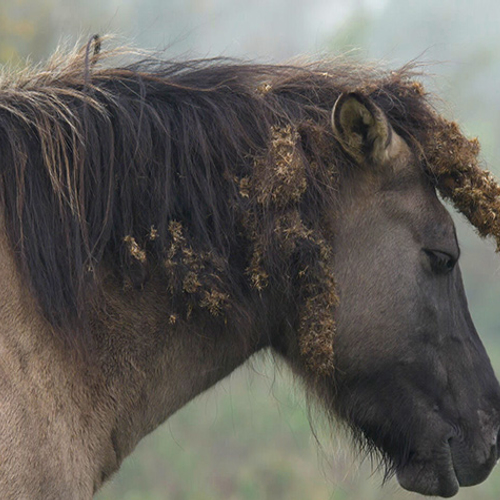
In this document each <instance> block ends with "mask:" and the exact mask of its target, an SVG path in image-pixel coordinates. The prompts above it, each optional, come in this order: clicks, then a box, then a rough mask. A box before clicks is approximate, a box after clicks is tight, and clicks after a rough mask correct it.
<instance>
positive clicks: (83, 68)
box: [0, 40, 497, 373]
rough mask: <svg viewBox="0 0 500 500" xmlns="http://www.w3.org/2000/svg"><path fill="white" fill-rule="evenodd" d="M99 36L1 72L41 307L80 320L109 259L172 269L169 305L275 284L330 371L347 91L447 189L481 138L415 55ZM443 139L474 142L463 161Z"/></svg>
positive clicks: (18, 237)
mask: <svg viewBox="0 0 500 500" xmlns="http://www.w3.org/2000/svg"><path fill="white" fill-rule="evenodd" d="M99 46H100V41H99V40H94V41H93V43H89V44H88V45H87V46H85V47H83V49H80V50H75V51H73V52H71V53H58V54H56V55H55V56H54V57H53V58H52V59H51V60H50V61H49V62H48V64H47V65H46V66H45V67H34V68H27V69H25V70H23V71H21V72H16V73H13V72H7V71H6V72H4V74H3V75H2V77H1V81H0V151H1V166H0V179H1V197H2V203H3V210H4V217H5V223H6V228H7V234H8V237H9V240H10V242H11V244H12V247H13V248H14V250H15V254H16V257H17V259H18V262H19V266H20V270H21V272H22V275H23V276H24V277H25V278H26V280H27V283H28V284H29V286H30V287H31V289H32V291H33V293H34V294H35V296H36V297H37V299H38V302H39V303H40V306H41V310H42V311H43V313H44V314H45V316H46V317H47V318H48V319H49V321H50V322H51V323H52V325H53V326H54V328H55V330H56V331H60V332H62V333H61V335H67V336H68V337H70V338H71V337H74V336H78V335H79V333H78V332H79V331H83V330H84V329H81V328H78V325H81V324H82V322H83V321H84V320H85V317H86V316H87V315H88V314H89V311H90V310H91V309H92V307H94V305H95V300H93V298H95V297H96V296H98V295H99V291H100V290H101V288H102V282H103V272H102V270H103V269H106V273H108V274H109V273H111V274H112V275H113V276H114V277H115V278H116V279H118V280H119V282H120V283H121V284H122V286H123V287H124V289H127V288H139V289H140V288H141V287H144V286H147V283H148V281H149V280H150V278H151V276H153V275H155V276H158V275H161V276H162V277H163V278H162V279H163V282H164V286H165V291H166V293H168V296H169V297H170V301H169V304H170V305H169V307H171V308H172V316H171V318H172V322H174V321H176V319H177V318H184V319H186V318H187V319H189V317H193V315H196V314H205V315H208V316H210V317H211V318H213V319H214V321H215V320H217V318H223V317H230V316H231V315H234V314H237V311H238V310H241V308H242V307H243V306H242V305H244V303H245V300H247V298H248V296H249V295H252V294H253V295H260V296H261V297H265V296H266V294H270V293H272V291H271V290H272V289H279V293H280V294H281V295H283V297H284V298H283V299H282V300H292V301H293V302H294V303H297V304H298V305H300V311H301V312H300V314H299V315H298V318H297V328H298V329H299V332H301V335H302V343H301V349H302V351H303V353H304V354H310V356H309V358H308V359H309V360H310V361H309V362H310V363H311V364H312V365H314V367H315V368H316V369H317V370H318V371H319V372H321V373H325V372H327V371H329V370H330V369H331V368H332V366H331V349H332V347H331V345H332V337H333V334H334V322H333V317H334V308H335V304H336V301H337V299H336V296H335V288H334V277H333V273H332V270H331V266H330V260H331V255H332V249H331V241H332V240H331V238H332V235H329V234H327V232H326V229H325V227H326V226H325V224H324V220H325V216H326V214H329V213H332V211H334V210H335V209H336V207H335V204H336V190H337V187H338V182H341V181H340V179H341V178H342V175H352V172H355V171H356V165H354V164H353V161H352V160H351V159H350V158H349V157H348V156H347V155H346V154H345V153H343V152H342V150H341V149H340V147H339V145H338V144H337V142H336V141H335V139H334V137H333V133H332V130H331V125H330V114H331V110H332V107H333V105H334V103H335V100H336V99H337V98H338V96H339V95H340V94H341V93H342V92H348V91H357V92H362V93H364V94H365V95H367V96H369V97H370V98H371V99H372V100H373V101H374V102H375V103H376V104H377V105H378V106H379V107H380V108H381V109H382V110H383V111H384V112H385V113H386V114H387V116H388V118H389V121H390V123H391V124H392V126H393V128H394V129H395V130H396V132H398V133H399V134H400V135H402V136H403V138H404V139H406V140H407V141H408V143H409V144H410V145H411V147H412V148H413V149H414V150H415V152H416V154H418V155H419V157H420V158H422V159H424V160H425V163H426V165H428V166H430V167H429V168H430V170H431V173H432V177H433V178H434V180H435V182H436V183H437V184H438V185H443V186H446V189H449V193H448V196H449V197H453V193H454V192H455V191H454V190H455V188H457V186H458V187H460V186H462V184H460V182H461V181H460V179H459V175H458V174H457V172H460V168H462V167H463V165H464V161H463V159H464V155H465V156H467V155H468V156H467V159H466V163H467V162H468V164H469V165H472V164H474V165H473V168H474V169H476V170H477V168H478V167H477V166H475V165H476V163H474V162H475V157H476V155H477V151H476V149H477V148H476V146H475V145H474V144H472V143H470V142H468V141H466V139H465V138H463V136H462V135H461V134H460V133H459V132H458V130H455V129H454V132H453V131H450V127H451V125H450V124H449V123H448V122H445V121H444V120H443V119H441V118H440V117H439V116H438V115H437V114H436V112H435V111H434V109H433V108H432V106H431V105H430V104H429V100H428V98H427V96H426V94H425V93H424V91H423V89H422V87H421V85H420V84H418V83H417V82H415V80H414V77H413V74H412V71H411V69H410V68H403V69H401V70H399V71H396V72H384V71H380V70H378V69H370V68H367V67H361V66H353V65H349V64H344V63H341V62H339V61H333V62H331V63H314V64H307V65H303V66H285V65H256V64H246V63H240V62H235V61H231V60H225V59H212V60H198V61H186V62H167V61H162V60H158V59H157V58H151V57H149V58H142V59H141V60H139V61H136V62H133V63H129V64H125V65H122V66H119V67H113V66H111V65H110V63H109V60H110V56H112V55H113V54H114V51H112V50H111V51H108V52H104V53H99V50H98V48H99ZM452 128H453V127H452ZM436 130H439V131H441V132H442V133H441V136H439V137H440V139H439V141H440V142H439V144H437V142H436V141H437V139H436V137H437V136H436V133H435V132H436ZM453 134H455V135H453ZM446 141H448V142H450V141H451V142H452V143H453V144H452V146H450V147H452V149H453V148H454V149H453V150H454V151H456V150H457V148H458V149H460V147H461V148H462V150H463V151H462V150H460V151H462V152H461V153H460V155H461V156H460V155H457V156H456V158H455V160H456V161H455V160H453V162H451V163H450V161H451V160H450V161H447V160H446V161H445V160H443V158H445V157H447V156H446V155H448V156H450V155H449V154H448V153H446V155H444V156H443V154H441V153H440V151H441V149H440V148H442V146H443V144H444V143H446ZM457 143H460V145H459V146H457ZM433 165H438V167H439V168H437V167H436V168H434V170H432V168H433ZM457 165H458V167H457ZM471 168H472V167H471ZM439 169H441V170H439ZM462 170H463V168H462ZM450 172H451V173H450ZM445 174H446V175H445ZM481 175H482V174H481ZM443 176H447V179H448V182H447V183H440V182H439V179H441V177H443ZM450 179H452V181H450ZM457 183H458V184H457ZM462 187H463V186H462ZM491 189H496V188H494V187H492V188H491ZM496 194H497V193H496V192H495V193H493V195H492V197H491V198H490V202H489V203H490V208H491V203H493V201H494V199H496ZM462 198H463V199H467V196H466V195H463V193H462ZM464 203H465V204H467V202H464ZM462 208H463V207H462ZM495 209H496V208H495ZM464 210H465V211H467V207H466V208H465V209H464ZM470 210H471V211H472V208H471V209H470ZM476 225H477V224H476ZM492 231H493V229H491V228H489V229H487V230H484V231H483V232H484V233H485V234H486V233H488V232H490V233H491V232H492ZM493 232H494V231H493ZM270 285H272V286H270ZM273 287H274V288H273ZM64 332H66V333H64ZM314 353H316V354H314Z"/></svg>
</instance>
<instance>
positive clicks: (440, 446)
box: [0, 38, 500, 500]
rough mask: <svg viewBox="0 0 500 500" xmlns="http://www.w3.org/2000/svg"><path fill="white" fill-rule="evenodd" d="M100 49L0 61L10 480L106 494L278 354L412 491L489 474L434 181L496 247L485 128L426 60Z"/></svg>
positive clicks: (0, 423)
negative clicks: (299, 61) (191, 412)
mask: <svg viewBox="0 0 500 500" xmlns="http://www.w3.org/2000/svg"><path fill="white" fill-rule="evenodd" d="M100 45H101V40H100V39H98V38H94V39H92V40H91V41H89V43H88V44H87V45H86V46H84V47H83V48H81V49H79V50H76V49H75V50H73V51H71V52H56V54H55V55H54V56H53V57H52V58H51V59H50V60H49V62H48V63H47V64H46V65H45V66H35V67H31V66H30V67H26V68H23V69H20V70H16V71H13V70H5V69H4V70H3V72H2V75H1V77H0V151H1V154H0V164H1V166H0V185H1V188H0V193H1V195H0V197H1V202H0V207H1V216H0V226H1V230H0V278H1V283H2V287H1V289H0V325H1V326H0V351H1V356H0V374H1V384H0V414H1V417H0V429H1V432H0V456H1V457H2V458H1V467H0V492H1V497H2V498H4V499H40V500H41V499H43V500H51V499H61V498H72V499H79V500H88V499H90V498H92V497H93V495H94V494H95V492H96V491H97V490H98V489H99V488H100V487H101V485H102V484H103V483H104V482H105V481H106V480H107V479H109V478H110V477H111V476H112V474H113V473H114V472H115V471H117V470H118V468H119V467H120V464H121V463H122V461H123V459H124V458H125V457H126V456H127V455H129V454H130V453H131V452H132V451H133V449H134V447H135V446H136V444H137V443H138V442H139V441H140V439H141V438H142V437H144V436H145V435H146V434H148V433H149V432H151V431H152V430H154V429H155V428H156V427H158V426H159V425H160V424H161V423H162V422H164V421H165V420H166V419H167V418H168V417H169V416H170V415H172V414H173V413H174V412H176V411H177V410H178V409H179V408H181V407H182V406H183V405H185V404H186V403H187V402H188V401H190V400H191V399H193V398H194V397H196V396H197V395H198V394H200V393H201V392H203V391H205V390H207V389H208V388H210V387H212V386H213V385H214V384H216V383H217V382H218V381H219V380H221V379H222V378H224V377H226V376H227V375H228V374H230V373H231V372H232V371H233V370H234V369H235V368H237V367H238V366H240V365H242V364H243V363H245V362H246V361H247V360H248V359H249V358H251V357H252V356H254V355H256V354H257V353H259V352H264V351H270V352H272V353H273V355H274V356H275V357H276V358H279V359H283V360H284V362H285V363H286V364H287V365H289V367H290V369H291V370H292V371H293V372H294V373H295V374H296V375H297V377H298V378H299V379H300V380H302V381H303V383H304V386H305V388H306V391H307V394H308V395H309V397H310V398H311V399H312V400H314V401H315V402H317V404H320V405H321V406H322V408H324V411H325V412H326V414H327V415H328V417H329V418H331V419H332V420H333V419H340V420H341V421H342V422H345V423H346V425H347V426H348V427H349V428H351V429H352V433H353V437H354V439H355V440H356V441H362V442H363V443H364V445H365V446H366V447H367V449H368V450H369V451H375V452H376V453H378V454H379V455H380V457H381V459H382V461H383V463H385V464H386V466H387V473H388V474H395V475H396V477H397V479H398V481H399V483H400V485H401V486H402V487H403V488H405V489H407V490H411V491H415V492H419V493H421V494H424V495H439V496H443V497H449V496H453V495H455V494H456V493H457V492H458V490H459V488H460V487H461V486H469V485H474V484H477V483H479V482H482V481H484V480H485V479H486V478H487V476H488V475H489V473H490V471H491V470H492V468H493V466H494V464H495V463H496V461H497V458H498V456H499V451H498V446H499V445H498V433H499V428H500V387H499V384H498V382H497V379H496V378H495V375H494V372H493V369H492V366H491V364H490V361H489V359H488V355H487V353H486V351H485V349H484V347H483V345H482V343H481V340H480V338H479V336H478V334H477V332H476V330H475V328H474V325H473V322H472V319H471V317H470V314H469V311H468V306H467V300H466V296H465V292H464V288H463V284H462V278H461V275H460V269H459V265H458V260H459V256H460V250H459V246H458V243H457V237H456V233H455V228H454V224H453V222H452V219H451V217H450V215H449V213H448V210H447V209H446V208H445V207H444V205H443V204H442V203H441V201H440V200H439V198H438V196H437V192H439V193H440V194H441V195H442V196H443V197H444V198H445V199H449V200H451V201H452V202H453V203H454V204H455V206H456V207H457V208H458V209H459V210H460V211H461V212H462V213H463V214H465V216H466V217H468V219H469V220H470V222H471V223H472V224H473V225H474V226H475V227H476V228H477V230H478V232H479V233H480V234H481V235H482V236H487V235H491V236H493V237H495V238H496V239H497V241H500V236H499V235H500V229H499V228H500V217H498V214H499V213H500V205H499V201H498V200H499V199H500V196H499V195H500V188H499V187H498V185H497V184H496V182H495V181H494V180H493V178H492V176H491V175H490V174H489V173H488V172H487V171H485V170H483V169H482V168H481V167H480V166H479V161H478V152H479V145H478V142H477V140H468V139H467V138H465V136H464V135H463V134H462V133H461V132H460V129H459V128H458V126H457V125H456V124H455V123H453V122H449V121H447V120H446V119H445V118H443V117H442V116H441V115H440V114H439V113H438V112H437V111H436V109H435V108H434V106H433V104H432V102H433V101H432V99H433V98H432V96H431V95H429V94H427V93H426V92H425V90H424V88H423V87H422V85H421V84H420V83H419V81H418V75H417V74H416V72H415V70H414V69H412V68H411V67H405V68H402V69H400V70H398V71H392V72H389V71H385V70H382V69H380V68H370V67H367V66H363V65H356V64H350V63H346V62H341V61H339V60H336V61H335V60H334V61H333V62H318V63H308V64H303V65H295V66H293V65H259V64H250V63H243V62H238V61H231V60H225V59H214V60H197V61H187V62H178V61H174V62H172V61H170V62H168V61H163V60H162V59H161V58H157V57H153V56H147V57H146V56H144V57H143V56H140V57H139V58H136V59H134V60H133V61H128V60H127V61H125V62H121V61H122V59H120V58H121V57H123V56H124V54H125V53H126V51H125V52H124V51H121V50H119V49H109V50H106V51H101V50H100ZM116 58H118V62H117V59H116Z"/></svg>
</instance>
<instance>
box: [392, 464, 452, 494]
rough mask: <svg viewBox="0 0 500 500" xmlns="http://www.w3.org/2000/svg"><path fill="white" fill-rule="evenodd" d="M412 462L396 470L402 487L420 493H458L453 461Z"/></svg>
mask: <svg viewBox="0 0 500 500" xmlns="http://www.w3.org/2000/svg"><path fill="white" fill-rule="evenodd" d="M449 458H450V460H449V462H448V463H443V464H439V465H440V466H436V464H435V463H433V462H412V463H410V464H408V465H406V466H404V467H402V468H400V469H398V470H397V471H396V478H397V480H398V482H399V484H400V486H401V487H402V488H404V489H405V490H408V491H413V492H415V493H420V494H421V495H429V496H440V497H445V498H448V497H452V496H454V495H456V494H457V493H458V490H459V488H460V483H459V482H458V479H457V476H456V474H455V470H454V468H453V463H452V462H451V454H450V457H449Z"/></svg>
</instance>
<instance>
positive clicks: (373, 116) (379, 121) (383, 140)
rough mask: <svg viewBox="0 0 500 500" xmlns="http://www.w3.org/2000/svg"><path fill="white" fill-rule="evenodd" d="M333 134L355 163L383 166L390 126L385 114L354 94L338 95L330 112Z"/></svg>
mask: <svg viewBox="0 0 500 500" xmlns="http://www.w3.org/2000/svg"><path fill="white" fill-rule="evenodd" d="M332 127H333V132H334V134H335V136H336V138H337V140H338V141H339V143H340V145H341V146H342V148H343V149H344V151H345V152H346V153H348V154H349V155H351V156H352V157H353V158H354V159H355V160H356V161H357V162H358V163H360V164H364V163H366V162H370V163H374V164H382V163H384V162H385V161H387V160H388V159H389V157H390V156H391V155H390V150H391V148H390V146H391V141H392V139H393V133H392V127H391V125H390V124H389V122H388V120H387V117H386V116H385V114H384V112H383V111H382V110H381V109H380V108H379V107H378V106H377V105H376V104H375V103H374V102H373V101H372V100H371V99H370V98H368V97H366V96H364V95H362V94H359V93H357V92H349V93H345V94H341V95H340V97H339V98H338V99H337V101H336V102H335V105H334V106H333V111H332Z"/></svg>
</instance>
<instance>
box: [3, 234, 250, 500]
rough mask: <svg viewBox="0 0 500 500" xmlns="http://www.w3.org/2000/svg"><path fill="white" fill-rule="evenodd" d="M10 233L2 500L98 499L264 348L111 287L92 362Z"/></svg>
mask: <svg viewBox="0 0 500 500" xmlns="http://www.w3.org/2000/svg"><path fill="white" fill-rule="evenodd" d="M2 235H5V232H1V231H0V279H1V282H2V289H1V290H0V295H1V296H0V304H1V307H0V325H1V326H0V351H1V353H2V355H1V356H0V376H1V377H2V384H0V411H1V412H2V419H1V420H0V426H2V428H1V429H0V436H2V439H0V454H1V456H2V457H3V458H2V460H3V463H5V464H6V466H5V467H2V471H0V490H1V491H2V494H3V495H4V496H3V498H6V499H10V498H33V499H38V498H40V499H41V498H43V499H48V498H75V499H76V498H78V499H80V498H81V499H84V498H85V499H89V498H91V497H92V495H93V493H94V492H95V490H96V489H97V488H98V487H99V486H100V485H101V484H102V482H103V481H104V480H105V479H106V478H107V477H108V476H109V475H110V474H111V473H113V472H114V471H115V470H117V469H118V467H119V465H120V463H121V461H122V460H123V459H124V458H125V457H126V456H127V455H128V454H129V453H130V452H131V451H132V450H133V448H134V447H135V446H136V444H137V443H138V441H139V440H140V439H141V438H142V437H143V436H145V435H146V434H147V433H149V432H151V431H152V430H153V429H154V428H156V427H157V426H158V425H159V424H160V423H162V422H163V421H164V420H165V419H166V418H167V417H168V416H170V415H171V414H172V413H174V412H175V411H177V410H178V409H179V408H181V407H182V406H183V405H184V404H186V403H187V402H188V401H190V400H191V399H192V398H194V397H195V396H196V395H197V394H199V393H201V392H202V391H204V390H205V389H207V388H209V387H210V386H212V385H213V384H215V383H216V382H217V381H218V380H220V379H221V378H223V377H225V376H226V375H228V374H229V373H230V372H231V371H232V370H234V369H235V368H236V367H237V366H239V365H240V364H242V363H243V362H244V361H245V360H246V359H247V358H248V357H249V356H251V355H252V353H254V352H255V351H256V349H257V348H258V345H257V342H253V341H251V340H249V339H248V338H245V335H236V334H235V333H236V332H233V331H229V330H228V329H222V330H220V331H217V332H212V331H209V330H206V329H205V328H204V327H203V326H201V325H200V324H199V323H197V322H195V321H192V322H188V321H184V322H182V321H180V320H179V321H174V319H173V318H172V315H170V314H168V313H167V312H166V309H167V307H166V304H167V298H166V295H165V293H164V292H163V293H162V291H161V290H159V289H158V287H157V285H156V284H155V283H152V284H151V285H149V286H148V287H147V288H146V289H144V290H141V291H137V292H134V293H132V295H126V294H125V295H124V294H123V293H122V290H120V289H119V287H116V286H111V287H108V288H107V289H106V293H105V296H106V300H105V307H103V308H102V310H101V311H100V313H99V314H97V315H96V317H95V318H93V320H92V322H91V325H92V326H91V335H92V336H93V338H94V340H95V346H96V348H95V350H93V351H92V354H91V358H92V359H91V362H87V363H84V362H82V361H81V359H80V358H79V357H78V356H75V355H74V352H71V349H69V348H68V346H67V345H66V344H63V343H62V342H61V341H60V340H58V339H57V337H56V336H55V335H54V332H53V331H52V329H51V327H50V325H48V323H47V322H46V321H45V319H44V318H43V317H42V316H41V314H40V313H39V308H38V307H37V305H36V303H35V301H34V299H33V297H32V296H31V294H29V293H27V287H26V286H25V284H24V283H23V280H22V279H21V278H20V276H19V273H18V272H17V268H16V265H15V261H14V256H13V254H12V250H11V248H10V247H9V245H8V244H7V241H6V238H5V236H2ZM214 333H216V334H215V335H214ZM14 477H15V480H13V478H14Z"/></svg>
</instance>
